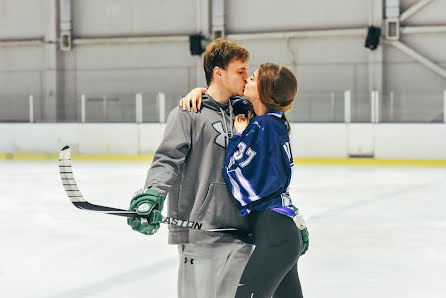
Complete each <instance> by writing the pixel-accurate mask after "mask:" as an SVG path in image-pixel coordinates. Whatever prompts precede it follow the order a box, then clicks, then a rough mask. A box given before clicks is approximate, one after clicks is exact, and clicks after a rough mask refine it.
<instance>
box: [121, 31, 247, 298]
mask: <svg viewBox="0 0 446 298" xmlns="http://www.w3.org/2000/svg"><path fill="white" fill-rule="evenodd" d="M248 59H249V52H248V51H247V50H246V49H245V48H243V47H241V46H240V45H238V44H236V43H234V42H230V41H226V40H222V39H217V40H215V41H213V42H212V43H211V44H209V46H208V47H207V48H206V51H205V54H204V58H203V64H204V71H205V74H206V81H207V84H208V86H209V88H208V90H207V92H206V93H205V94H204V95H203V102H202V108H201V111H200V113H193V112H188V111H183V110H182V109H181V108H177V109H175V110H173V111H172V112H171V113H170V115H169V117H168V120H167V125H166V129H165V132H164V136H163V140H162V142H161V144H160V146H159V147H158V150H157V151H156V153H155V156H154V159H153V163H152V166H151V168H150V170H149V172H148V174H147V179H146V183H145V190H142V191H141V192H139V193H138V194H137V195H136V196H135V197H134V198H133V199H132V201H131V204H130V209H131V210H135V211H137V212H138V214H140V215H149V214H152V215H153V217H152V218H153V220H152V221H150V222H147V220H145V219H140V218H136V219H129V220H128V223H129V225H130V226H131V227H132V228H133V229H134V230H136V231H139V232H141V233H143V234H147V235H152V234H154V233H155V232H156V231H157V230H158V229H159V218H160V215H161V209H162V207H163V204H164V198H166V196H167V194H168V199H169V201H168V203H169V204H168V216H171V217H176V218H181V219H185V220H191V221H199V222H203V223H207V224H210V225H212V226H215V227H225V228H227V227H234V228H238V229H243V230H247V227H248V225H247V221H246V219H245V218H244V217H242V216H240V212H239V210H238V207H237V205H236V201H235V200H234V199H233V198H232V197H231V195H230V193H229V192H228V190H227V187H226V185H225V182H224V180H223V177H222V174H221V169H222V166H223V162H224V158H225V148H226V145H227V142H228V138H229V137H231V136H232V134H233V131H234V130H233V124H232V123H233V116H232V107H231V105H230V103H229V97H230V96H231V95H243V89H244V86H245V83H246V79H247V78H248V73H247V69H248ZM141 206H145V207H147V208H138V207H141ZM169 244H177V245H178V251H179V256H180V268H179V273H178V297H180V298H226V297H227V298H233V297H234V296H235V293H236V290H237V286H238V282H239V280H240V277H241V274H242V272H243V270H244V268H245V265H246V263H247V261H248V259H249V257H250V255H251V252H252V249H253V247H252V245H250V244H246V243H244V242H243V241H241V240H240V239H236V238H234V237H233V236H230V235H223V234H219V233H215V232H203V231H195V230H189V229H185V228H181V227H176V226H175V227H174V226H172V227H170V226H169Z"/></svg>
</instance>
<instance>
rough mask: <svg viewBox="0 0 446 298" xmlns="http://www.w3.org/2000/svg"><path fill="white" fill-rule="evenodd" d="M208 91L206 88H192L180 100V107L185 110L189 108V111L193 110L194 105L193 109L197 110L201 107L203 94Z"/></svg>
mask: <svg viewBox="0 0 446 298" xmlns="http://www.w3.org/2000/svg"><path fill="white" fill-rule="evenodd" d="M206 91H207V89H206V88H195V89H192V90H191V91H190V92H189V93H188V94H187V95H186V96H185V97H183V98H182V99H181V100H180V107H182V108H183V111H186V110H188V111H189V112H190V111H191V107H192V109H193V110H194V111H195V112H197V111H198V110H200V108H201V102H202V97H201V94H203V93H206Z"/></svg>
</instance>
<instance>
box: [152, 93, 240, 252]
mask: <svg viewBox="0 0 446 298" xmlns="http://www.w3.org/2000/svg"><path fill="white" fill-rule="evenodd" d="M232 118H233V117H232V107H231V105H230V104H226V105H223V104H220V103H217V102H216V101H215V100H214V99H213V98H212V97H210V96H209V95H208V94H203V104H202V108H201V111H200V112H198V113H195V112H193V111H192V112H188V111H183V110H182V109H181V108H176V109H174V110H173V111H172V112H170V114H169V117H168V119H167V125H166V130H165V131H164V136H163V140H162V142H161V144H160V146H159V147H158V149H157V151H156V153H155V156H154V158H153V162H152V166H151V167H150V170H149V172H148V174H147V179H146V183H145V187H152V188H154V189H156V190H158V191H159V192H160V193H161V194H162V195H163V196H164V197H166V195H167V205H168V212H167V215H168V216H170V217H175V218H179V219H184V220H191V221H198V222H202V223H206V224H209V225H212V226H215V227H216V228H219V227H220V228H229V227H233V228H239V229H243V230H247V227H248V223H247V219H246V217H242V216H241V215H240V211H239V209H238V207H237V204H236V200H235V199H234V198H233V197H232V196H231V194H230V192H229V191H228V189H227V187H226V184H225V182H224V180H223V176H222V174H221V171H222V167H223V162H224V158H225V151H226V144H227V141H228V136H229V137H231V136H232V133H233V132H235V131H234V130H233V126H232ZM238 241H240V240H238V239H236V238H234V237H233V236H230V235H224V234H221V233H215V232H203V231H196V230H190V229H187V228H182V227H177V226H169V244H182V243H230V242H238Z"/></svg>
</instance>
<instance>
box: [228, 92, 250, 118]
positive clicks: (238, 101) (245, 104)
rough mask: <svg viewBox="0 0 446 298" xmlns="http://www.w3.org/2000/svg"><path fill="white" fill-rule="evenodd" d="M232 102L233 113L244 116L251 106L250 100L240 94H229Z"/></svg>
mask: <svg viewBox="0 0 446 298" xmlns="http://www.w3.org/2000/svg"><path fill="white" fill-rule="evenodd" d="M230 100H231V102H232V109H233V111H234V115H235V116H237V115H238V114H244V115H245V117H248V112H249V109H250V108H251V106H252V104H251V102H250V101H249V100H248V99H246V98H245V97H242V96H235V95H233V96H231V98H230Z"/></svg>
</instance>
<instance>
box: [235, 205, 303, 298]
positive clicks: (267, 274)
mask: <svg viewBox="0 0 446 298" xmlns="http://www.w3.org/2000/svg"><path fill="white" fill-rule="evenodd" d="M247 216H248V220H249V223H250V226H251V228H252V231H254V237H255V245H256V248H255V250H254V252H253V254H252V255H251V258H250V259H249V261H248V264H247V265H246V267H245V270H244V271H243V274H242V277H241V279H240V282H239V286H238V289H237V294H236V295H235V297H236V298H271V297H273V298H300V297H303V296H302V289H301V286H300V281H299V275H298V273H297V259H298V258H299V256H300V252H301V249H302V237H301V235H300V230H299V229H298V228H297V226H296V224H295V223H294V221H293V219H292V218H290V217H288V216H286V215H282V214H279V213H277V212H275V211H272V210H266V211H261V212H256V211H252V212H251V213H250V214H248V215H247Z"/></svg>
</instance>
